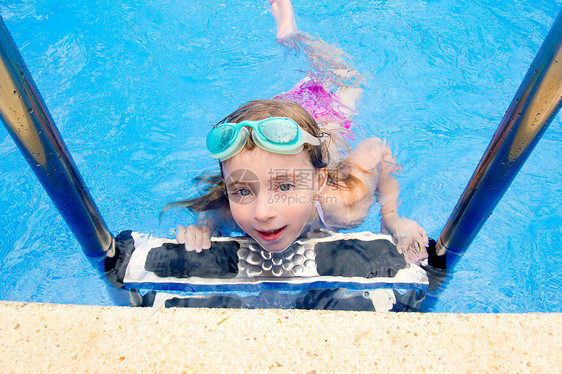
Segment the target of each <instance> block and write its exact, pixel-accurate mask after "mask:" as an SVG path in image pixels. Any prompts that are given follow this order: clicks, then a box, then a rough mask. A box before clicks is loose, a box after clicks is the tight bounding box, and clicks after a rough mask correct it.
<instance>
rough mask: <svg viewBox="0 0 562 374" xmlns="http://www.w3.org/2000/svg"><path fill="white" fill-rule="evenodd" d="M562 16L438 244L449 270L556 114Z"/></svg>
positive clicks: (561, 84) (561, 80)
mask: <svg viewBox="0 0 562 374" xmlns="http://www.w3.org/2000/svg"><path fill="white" fill-rule="evenodd" d="M561 100H562V12H560V13H559V14H558V17H557V18H556V20H555V21H554V24H553V25H552V27H551V29H550V32H549V33H548V35H547V37H546V39H545V41H544V42H543V44H542V46H541V48H540V50H539V52H538V53H537V56H536V57H535V59H534V61H533V63H532V64H531V67H530V68H529V71H528V72H527V75H525V78H524V79H523V82H522V83H521V86H520V87H519V90H518V91H517V93H516V95H515V97H514V98H513V101H512V102H511V105H510V106H509V108H508V109H507V112H506V113H505V115H504V117H503V119H502V121H501V123H500V125H499V127H498V130H497V131H496V133H495V135H494V137H493V138H492V141H491V142H490V145H489V146H488V149H487V150H486V152H485V153H484V156H483V157H482V160H481V161H480V164H479V165H478V167H477V168H476V171H475V172H474V174H473V175H472V178H471V180H470V181H469V183H468V185H467V187H466V188H465V190H464V192H463V194H462V196H461V198H460V199H459V201H458V203H457V205H456V207H455V209H454V210H453V213H452V214H451V217H450V218H449V220H448V221H447V223H446V225H445V228H444V229H443V232H442V233H441V235H440V236H439V240H438V242H437V253H438V254H439V255H444V254H446V255H447V268H448V269H449V270H450V269H451V268H452V267H453V266H454V265H455V264H456V262H457V261H458V259H459V258H460V257H461V256H462V255H463V254H464V252H465V251H466V250H467V248H468V247H469V246H470V244H471V243H472V241H473V240H474V238H475V237H476V235H477V234H478V232H479V231H480V229H481V228H482V226H483V225H484V223H485V222H486V220H487V219H488V217H489V216H490V215H491V214H492V211H493V210H494V208H495V207H496V205H497V204H498V202H499V201H500V199H501V198H502V197H503V195H504V193H505V192H506V191H507V189H508V187H509V186H510V185H511V182H512V181H513V179H514V178H515V176H516V175H517V173H518V172H519V170H520V169H521V167H522V166H523V164H524V163H525V161H526V160H527V158H528V157H529V155H530V154H531V152H532V151H533V149H534V148H535V146H536V145H537V143H538V141H539V140H540V138H541V136H542V135H543V134H544V132H545V130H546V129H547V127H548V125H550V123H551V122H552V120H553V119H554V117H556V114H557V113H558V111H559V110H560V105H561Z"/></svg>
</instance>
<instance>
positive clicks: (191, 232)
mask: <svg viewBox="0 0 562 374" xmlns="http://www.w3.org/2000/svg"><path fill="white" fill-rule="evenodd" d="M176 240H177V241H178V243H183V244H184V245H185V249H186V251H188V252H192V251H195V252H197V253H201V252H202V251H203V250H204V249H209V248H211V229H210V228H209V227H208V226H195V225H189V226H187V227H185V226H182V225H178V227H177V231H176Z"/></svg>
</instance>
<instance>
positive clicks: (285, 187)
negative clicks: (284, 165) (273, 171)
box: [279, 183, 292, 192]
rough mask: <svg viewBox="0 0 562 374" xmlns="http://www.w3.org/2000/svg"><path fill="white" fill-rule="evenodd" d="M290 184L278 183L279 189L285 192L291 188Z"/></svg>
mask: <svg viewBox="0 0 562 374" xmlns="http://www.w3.org/2000/svg"><path fill="white" fill-rule="evenodd" d="M291 187H292V186H291V184H290V183H282V184H280V185H279V190H280V191H283V192H287V191H289V190H290V189H291Z"/></svg>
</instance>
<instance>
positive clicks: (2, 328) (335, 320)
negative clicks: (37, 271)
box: [0, 301, 562, 373]
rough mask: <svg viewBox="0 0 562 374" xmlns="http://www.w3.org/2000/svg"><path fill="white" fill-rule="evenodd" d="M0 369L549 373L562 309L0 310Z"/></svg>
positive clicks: (32, 306)
mask: <svg viewBox="0 0 562 374" xmlns="http://www.w3.org/2000/svg"><path fill="white" fill-rule="evenodd" d="M0 315H1V317H0V333H1V337H2V338H1V339H0V357H1V358H0V372H3V373H9V372H67V371H69V370H68V369H70V372H75V371H80V372H86V371H92V372H106V371H107V372H108V371H111V372H119V373H120V372H143V371H146V372H190V373H192V372H263V371H272V372H273V371H279V372H295V371H297V372H317V373H320V372H326V371H327V372H334V371H337V372H358V371H359V372H364V371H368V372H371V371H376V370H377V369H379V370H381V371H385V372H387V371H390V370H398V369H399V370H400V371H405V370H406V371H414V370H415V371H416V372H418V371H422V372H424V371H432V372H434V371H437V372H465V371H481V370H485V371H499V372H513V371H518V372H521V371H524V372H525V371H528V372H537V371H540V372H542V371H551V369H553V368H556V367H558V368H560V367H562V358H561V356H560V354H559V351H560V347H561V346H562V344H561V340H562V338H561V328H560V326H562V323H561V322H562V314H561V313H549V314H540V313H529V314H417V313H409V314H405V313H370V312H330V311H302V310H235V309H151V308H127V307H102V306H80V305H60V304H36V303H20V302H5V301H2V302H0Z"/></svg>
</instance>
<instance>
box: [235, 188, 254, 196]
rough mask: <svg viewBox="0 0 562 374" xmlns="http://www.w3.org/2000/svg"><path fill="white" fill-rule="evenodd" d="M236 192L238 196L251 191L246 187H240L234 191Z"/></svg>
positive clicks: (245, 194) (246, 194)
mask: <svg viewBox="0 0 562 374" xmlns="http://www.w3.org/2000/svg"><path fill="white" fill-rule="evenodd" d="M236 193H237V194H239V195H240V196H248V195H249V194H250V193H251V192H250V190H249V189H247V188H241V189H239V190H238V191H236Z"/></svg>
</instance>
